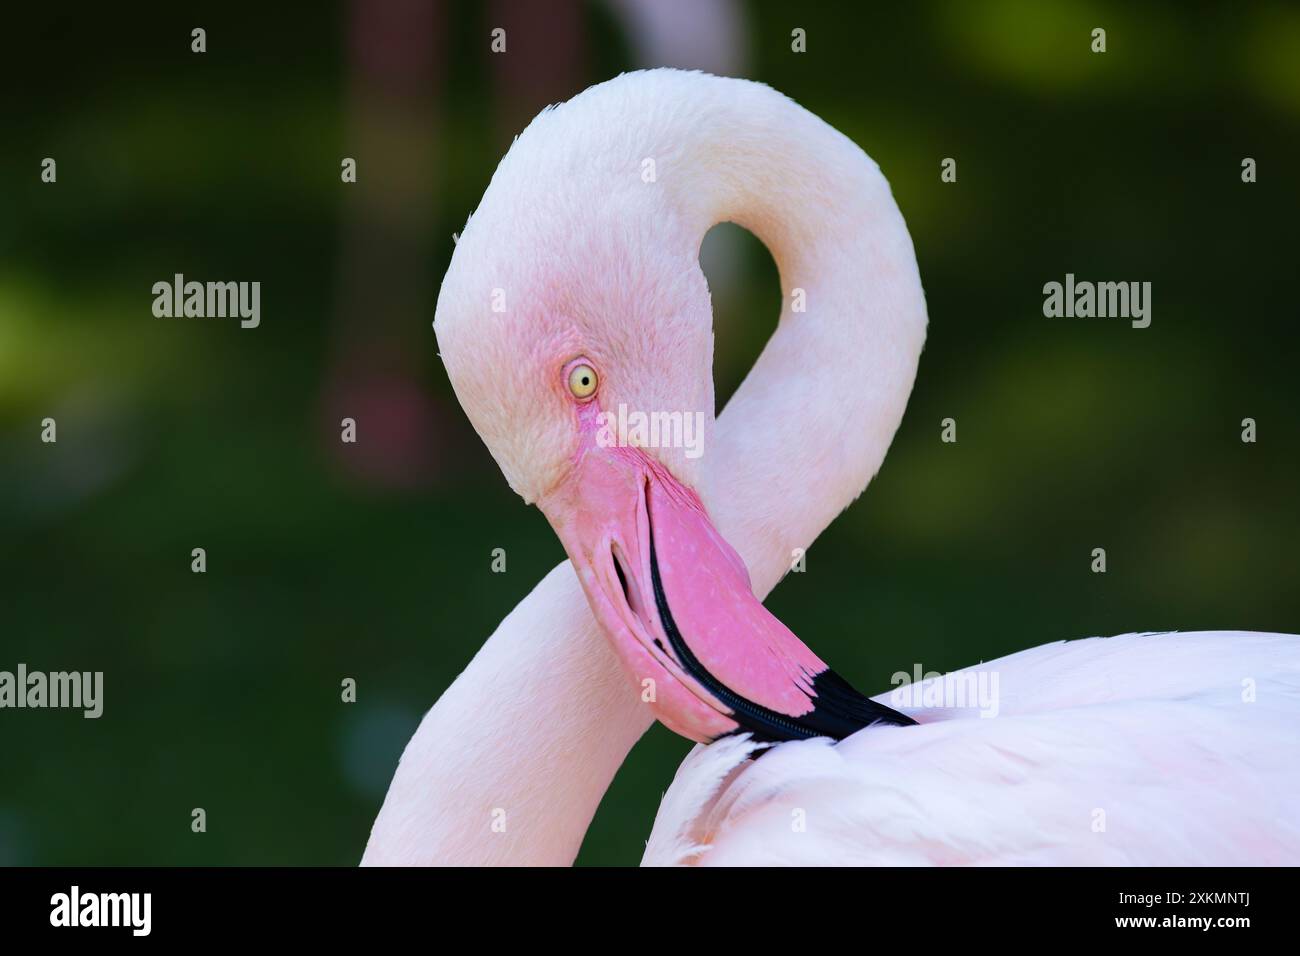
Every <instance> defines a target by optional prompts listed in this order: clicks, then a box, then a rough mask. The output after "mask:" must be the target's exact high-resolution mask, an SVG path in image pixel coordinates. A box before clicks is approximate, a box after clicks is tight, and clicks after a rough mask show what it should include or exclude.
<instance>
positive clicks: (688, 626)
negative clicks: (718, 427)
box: [434, 84, 910, 741]
mask: <svg viewBox="0 0 1300 956" xmlns="http://www.w3.org/2000/svg"><path fill="white" fill-rule="evenodd" d="M610 85H612V84H607V86H610ZM600 90H601V88H600V87H597V88H594V89H593V90H591V91H588V92H587V93H586V94H583V96H582V97H579V98H578V99H577V100H574V101H571V102H570V103H568V104H565V105H563V106H561V107H559V108H557V109H555V110H553V111H548V112H545V113H543V114H542V115H541V116H540V117H539V118H538V119H537V120H536V121H534V123H533V124H532V125H531V126H530V127H529V129H528V130H527V131H525V133H524V134H523V135H522V136H521V137H520V138H519V139H518V140H517V141H516V143H515V146H514V147H513V148H512V149H511V151H510V153H509V154H508V155H507V156H506V157H505V159H504V160H503V161H502V163H501V166H500V167H499V168H498V170H497V172H496V175H495V176H494V177H493V180H492V183H491V184H490V185H489V187H488V190H487V192H486V194H485V195H484V197H483V200H482V202H481V204H480V206H479V208H478V210H477V211H476V212H475V214H474V216H473V218H472V220H471V221H470V222H469V223H468V224H467V226H466V228H465V230H464V232H463V233H462V235H461V236H460V237H459V239H458V242H457V245H456V248H455V251H454V253H453V256H452V261H451V265H450V267H449V269H448V272H447V275H446V277H445V279H444V281H443V286H442V291H441V293H440V296H439V300H438V307H437V315H436V318H435V321H434V327H435V330H436V333H437V338H438V347H439V352H440V354H441V357H442V359H443V362H444V364H445V365H446V368H447V372H448V375H449V377H450V379H451V382H452V386H453V388H454V389H455V391H456V394H457V397H458V398H459V400H460V402H461V405H462V406H463V407H464V409H465V412H466V414H467V415H468V417H469V419H470V421H471V422H472V424H473V425H474V427H475V428H476V430H477V431H478V433H479V435H480V436H481V437H482V439H483V441H484V442H485V444H486V445H487V447H488V449H489V450H490V451H491V453H492V455H493V457H494V458H495V459H496V461H497V463H498V464H499V465H500V467H501V470H502V471H503V473H504V474H505V476H506V479H507V480H508V481H509V483H510V485H511V487H513V488H514V489H515V490H516V491H517V492H518V493H519V494H520V495H521V496H522V497H523V498H524V499H525V500H526V501H528V502H531V503H535V504H537V505H538V506H539V507H540V508H541V510H542V511H543V513H544V514H545V515H546V517H547V519H548V520H549V522H550V523H551V525H552V527H553V528H554V530H555V531H556V533H557V535H558V536H559V538H560V540H561V542H562V543H563V545H564V548H565V550H566V551H567V553H568V555H569V558H570V559H571V561H572V563H573V566H574V568H575V570H576V571H577V575H578V578H579V581H580V582H581V585H582V588H583V590H584V592H585V594H586V597H587V599H588V602H589V603H590V605H591V608H592V611H593V613H594V614H595V617H596V619H597V621H598V623H599V625H600V627H601V629H602V630H603V632H604V634H605V635H606V637H607V638H608V639H609V640H610V642H611V643H612V645H613V647H614V649H615V651H616V652H617V654H618V656H619V658H620V659H621V661H622V663H623V666H624V668H625V670H626V671H627V673H628V675H629V676H630V677H631V679H632V681H633V685H634V686H633V692H635V693H637V694H639V695H640V698H641V700H643V701H644V702H645V703H646V704H647V705H648V706H649V707H650V708H651V709H652V710H653V712H654V714H655V716H656V717H658V718H659V719H660V720H661V721H662V722H663V723H665V724H666V725H668V726H669V727H670V728H671V729H673V730H675V731H677V732H678V733H680V734H682V735H684V736H686V737H689V738H691V739H693V740H697V741H707V740H713V739H716V738H717V737H719V736H721V735H724V734H728V733H732V732H736V731H739V730H749V731H751V732H753V733H754V734H755V735H757V736H759V737H762V738H765V739H770V740H781V739H791V738H799V737H813V736H821V735H831V736H834V737H842V736H845V735H846V734H847V733H851V732H853V731H854V730H856V729H858V728H859V727H862V726H865V724H867V723H870V722H873V721H875V720H882V719H883V720H889V716H888V715H893V717H897V718H898V720H897V721H890V722H910V721H907V718H903V717H901V715H896V714H893V712H892V711H888V710H887V709H886V708H883V707H880V706H879V705H877V704H874V703H873V702H871V701H868V700H866V699H865V698H862V697H860V695H857V694H856V692H854V691H853V690H852V689H851V688H850V687H849V686H848V685H847V684H845V683H844V682H843V681H842V680H841V679H839V678H838V677H836V676H835V675H834V674H833V673H832V672H831V671H829V670H828V669H827V666H826V665H825V664H824V663H823V662H822V661H821V660H819V659H818V658H817V656H816V655H815V654H813V653H812V652H811V651H810V650H809V649H808V648H807V647H805V646H804V645H803V644H802V643H801V642H800V641H799V640H798V638H796V637H795V636H794V635H793V634H792V633H790V631H788V630H787V629H786V628H785V627H784V625H782V624H781V622H780V621H778V620H777V619H776V618H775V617H773V616H772V615H771V614H769V613H768V612H767V611H766V609H765V608H764V607H763V605H762V604H761V602H759V601H758V600H757V599H756V598H755V596H754V594H753V592H752V590H751V587H750V581H749V577H748V572H747V571H746V568H745V564H744V562H743V561H742V560H741V558H740V556H739V555H738V554H737V553H736V551H735V550H734V549H733V548H732V547H731V546H730V545H729V544H728V543H727V542H726V540H724V538H723V537H722V535H721V534H720V533H719V532H718V531H717V530H716V529H715V527H714V525H713V522H712V521H711V519H710V517H709V513H708V509H707V508H706V507H705V505H704V503H703V502H704V501H705V500H707V499H708V489H707V488H706V487H705V485H706V482H707V481H708V479H709V477H710V475H709V469H708V467H707V466H708V462H709V446H710V440H711V435H712V429H713V420H714V412H713V403H714V395H713V378H712V357H713V334H712V309H711V306H710V301H709V293H708V287H707V284H706V282H705V278H704V275H703V273H702V272H701V270H700V267H699V262H698V248H699V238H700V235H701V234H702V230H699V229H698V228H696V227H698V225H699V223H698V221H696V219H695V218H693V212H692V210H691V208H690V206H689V203H684V202H677V201H675V200H674V196H680V195H683V193H682V192H680V191H678V192H676V193H674V192H673V191H671V190H667V189H656V188H653V186H652V185H651V184H647V183H645V182H644V181H643V180H642V179H641V178H640V177H639V176H638V175H637V172H638V170H639V168H640V167H639V164H638V161H637V159H636V157H637V156H638V155H639V153H636V152H635V147H631V149H632V150H633V151H631V152H627V154H626V155H624V154H623V153H620V152H618V151H615V150H613V148H612V147H610V146H609V143H608V140H609V136H608V131H607V130H606V131H604V132H603V133H602V134H601V135H603V136H604V138H603V139H601V140H600V141H599V142H598V143H594V144H593V142H592V139H591V137H592V135H593V132H592V131H593V129H600V128H601V126H600V124H599V123H598V122H593V118H592V116H591V115H590V114H589V111H584V110H581V109H576V107H577V106H578V105H579V103H580V101H582V100H584V98H589V97H592V96H593V94H597V93H598V91H600ZM599 95H600V96H605V95H608V94H605V93H599ZM597 105H599V104H597ZM614 140H616V141H618V137H617V136H615V137H614ZM539 184H545V188H542V187H541V186H540V185H539Z"/></svg>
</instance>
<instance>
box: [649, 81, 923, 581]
mask: <svg viewBox="0 0 1300 956" xmlns="http://www.w3.org/2000/svg"><path fill="white" fill-rule="evenodd" d="M708 79H709V80H710V81H711V82H713V83H717V84H726V86H727V89H726V90H725V91H724V94H723V95H719V96H718V97H717V103H718V105H717V106H716V107H714V108H713V109H711V110H710V111H709V112H708V114H707V116H706V117H705V120H704V122H702V123H701V122H700V121H699V120H697V121H696V122H697V124H699V125H702V126H703V127H704V128H705V129H707V130H708V133H707V134H706V135H704V136H701V137H699V138H698V139H697V140H696V141H695V142H694V143H693V144H692V146H691V147H690V148H689V149H688V150H687V155H686V157H684V160H683V165H685V166H688V168H691V169H693V170H698V173H696V174H695V175H694V176H692V177H691V178H690V182H689V183H688V185H687V186H686V188H685V189H683V191H682V195H681V196H679V197H678V202H679V203H680V204H681V207H682V208H683V209H684V210H685V216H686V217H687V219H688V221H690V222H691V226H690V232H691V233H693V234H694V235H696V236H698V237H700V238H701V239H702V238H703V235H704V233H705V232H706V231H707V230H708V229H709V228H710V227H712V226H713V225H714V224H716V223H718V222H734V223H736V224H738V225H740V226H743V227H744V228H746V229H748V230H749V231H751V232H753V233H754V234H755V235H756V236H757V237H758V238H759V239H760V240H762V241H763V243H764V244H765V245H766V246H767V247H768V250H769V251H770V252H771V254H772V258H773V259H774V260H775V262H776V265H777V269H778V271H779V272H780V276H781V292H782V305H781V317H780V321H779V323H778V326H777V329H776V331H775V332H774V333H773V335H772V337H771V339H769V341H768V343H767V345H766V346H765V348H764V350H763V352H762V354H761V355H760V356H759V358H758V361H757V362H756V363H755V364H754V367H753V369H752V370H751V371H750V373H749V375H748V376H747V377H746V379H745V381H744V382H743V383H742V384H741V386H740V388H739V389H738V390H737V391H736V393H735V395H734V396H733V397H732V399H731V401H730V402H729V403H728V404H727V407H726V409H725V410H724V412H723V414H722V415H721V416H719V419H718V427H717V430H716V434H715V435H714V443H713V446H712V452H711V454H712V455H713V456H714V457H715V461H714V463H713V465H714V467H713V470H712V474H713V475H714V476H716V477H721V476H726V478H727V482H726V484H725V485H724V486H720V487H712V488H710V489H709V491H710V492H711V493H709V494H708V495H707V497H706V501H707V504H708V506H709V509H710V512H711V513H712V514H713V517H714V519H715V521H716V522H717V523H718V525H719V527H720V529H721V530H722V531H723V533H724V534H725V535H726V536H727V537H728V539H729V540H731V541H732V543H733V544H734V545H735V546H736V547H737V548H738V550H739V551H740V553H741V554H742V555H743V556H744V558H745V561H746V563H747V564H748V565H749V569H750V576H751V579H752V580H753V583H754V590H755V592H756V593H758V594H759V595H760V596H762V595H765V594H766V593H767V592H768V591H769V590H770V589H771V588H772V587H774V586H775V584H776V582H777V581H779V580H780V579H781V577H782V576H783V575H784V574H785V573H786V572H787V571H788V570H789V568H790V561H791V552H792V550H793V549H795V548H807V547H808V546H809V545H811V544H812V542H813V540H814V539H815V538H816V537H817V536H818V535H819V534H820V533H821V532H822V531H823V530H824V529H825V528H826V526H827V525H828V524H830V522H831V521H832V520H833V519H834V518H835V516H836V515H838V514H839V513H840V512H841V511H842V510H843V509H844V508H846V507H847V506H848V505H849V504H851V503H852V502H853V500H854V499H855V498H857V496H858V495H859V494H861V492H862V490H863V489H864V488H865V487H866V485H867V482H869V481H870V480H871V478H872V477H873V476H874V475H875V473H876V472H877V471H878V470H879V468H880V465H881V463H882V462H883V461H884V457H885V453H886V451H887V450H888V448H889V444H890V442H891V441H892V440H893V437H894V433H895V431H897V429H898V426H899V423H900V422H901V421H902V418H903V411H904V409H905V408H906V405H907V399H908V396H909V395H910V394H911V391H912V383H913V381H914V380H915V378H916V369H917V363H918V361H919V359H920V354H921V348H922V346H923V344H924V342H925V330H926V311H925V296H924V293H923V292H922V289H921V278H920V273H919V271H918V269H917V265H916V254H915V252H914V250H913V248H912V240H911V237H910V236H909V235H908V232H907V226H906V224H905V223H904V221H903V217H902V214H901V213H900V212H899V209H898V206H897V204H896V203H895V202H894V198H893V196H892V195H891V193H890V190H889V184H888V182H886V180H885V178H884V176H883V175H882V174H881V172H880V169H879V167H877V166H876V164H875V163H874V162H873V161H872V160H871V159H870V158H869V157H868V156H867V155H866V154H865V153H864V152H863V151H862V150H861V149H860V148H859V147H858V146H857V145H856V144H854V143H853V142H852V141H851V140H849V139H848V138H847V137H845V136H844V135H843V134H841V133H839V132H838V131H837V130H835V129H833V128H832V127H831V126H829V125H828V124H827V123H825V122H823V121H822V120H820V119H818V118H817V117H816V116H814V115H813V114H811V113H809V112H808V111H807V110H805V109H803V108H802V107H800V106H798V105H797V104H795V103H794V102H793V101H791V100H790V99H788V98H787V97H785V96H782V95H781V94H779V93H777V92H775V91H774V90H772V89H770V88H769V87H766V86H762V85H759V84H756V83H747V82H736V81H730V80H720V79H716V78H708ZM670 188H671V183H670Z"/></svg>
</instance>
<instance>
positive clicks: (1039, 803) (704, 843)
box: [646, 632, 1300, 866]
mask: <svg viewBox="0 0 1300 956" xmlns="http://www.w3.org/2000/svg"><path fill="white" fill-rule="evenodd" d="M980 671H983V672H986V674H989V675H991V674H994V673H996V674H997V675H998V684H999V690H1000V694H999V699H998V713H997V716H995V717H991V718H987V719H982V718H980V716H979V710H978V708H973V707H972V708H965V709H960V710H958V709H954V708H948V709H943V708H933V709H926V708H919V707H911V708H903V709H905V710H907V711H908V712H909V713H911V714H912V715H913V716H915V717H917V718H918V719H919V720H921V721H922V724H921V725H920V726H917V727H876V728H868V729H866V730H863V731H860V732H859V733H857V734H855V735H853V736H852V737H850V738H848V739H846V740H845V741H843V742H841V743H839V744H833V743H832V742H831V741H829V740H826V739H824V738H823V739H818V740H808V741H799V742H791V743H784V744H780V745H778V746H776V747H773V748H771V749H770V750H769V751H768V752H767V753H765V754H764V755H763V756H762V758H761V759H759V760H756V761H753V762H751V763H749V764H747V765H746V766H744V767H743V768H742V769H741V770H740V771H739V772H737V773H733V774H732V776H731V777H730V779H728V780H727V781H726V783H725V785H724V786H723V787H721V789H719V787H718V786H717V781H718V780H719V779H720V777H721V776H724V775H725V774H724V775H720V770H721V769H722V768H723V767H725V766H726V763H727V761H728V760H730V759H732V757H733V756H734V755H735V747H734V744H732V743H731V742H730V741H725V740H724V741H720V742H719V743H716V744H713V745H712V746H710V747H708V748H703V749H702V750H701V751H699V752H697V753H695V754H692V757H691V759H689V760H688V761H687V763H686V764H683V766H682V768H681V770H680V771H679V772H678V775H677V778H676V779H675V780H674V781H673V784H672V787H671V788H670V789H669V791H668V793H667V794H666V795H665V798H664V801H663V805H662V807H661V809H660V818H659V819H658V820H657V821H656V823H655V828H654V832H653V833H652V835H651V840H650V843H649V846H648V848H647V851H646V860H647V862H648V861H651V860H654V861H662V860H665V859H672V858H673V853H674V851H673V850H672V849H669V848H666V847H663V846H660V845H659V842H658V841H659V838H660V836H661V835H665V834H674V835H680V834H689V841H690V843H689V847H690V852H689V853H680V852H678V856H677V859H678V861H679V862H688V863H700V864H705V865H758V864H790V865H825V864H849V865H852V864H891V865H926V864H956V863H963V864H986V865H987V864H996V865H1004V864H1053V865H1061V864H1068V865H1099V864H1130V865H1143V866H1150V865H1251V864H1271V865H1277V864H1283V863H1292V864H1293V863H1294V862H1295V860H1296V859H1298V858H1300V802H1298V801H1297V800H1296V798H1295V794H1296V792H1297V790H1298V789H1300V639H1298V638H1296V637H1294V636H1290V635H1283V634H1255V633H1245V632H1205V633H1196V634H1181V635H1140V634H1130V635H1125V636H1122V637H1113V638H1092V639H1089V640H1082V641H1071V642H1068V643H1058V644H1049V645H1044V646H1043V647H1038V648H1034V649H1032V650H1028V651H1024V652H1021V653H1019V654H1014V655H1011V656H1009V657H1006V658H1003V659H1001V660H997V661H992V662H989V663H986V664H981V665H979V667H977V668H969V669H968V670H967V671H966V672H963V673H978V672H980ZM880 699H881V700H882V701H885V702H890V703H894V702H896V701H894V700H891V699H890V695H881V698H880ZM715 749H720V750H721V753H720V754H719V756H718V759H717V760H711V759H709V752H710V751H712V750H715ZM710 787H711V794H712V795H711V798H710V799H709V800H707V801H705V802H703V803H702V802H701V801H700V799H699V792H701V791H703V790H705V789H709V788H710ZM679 789H680V790H682V791H684V792H687V793H689V794H690V796H689V797H688V798H686V799H679V795H678V793H677V791H678V790H679ZM691 808H698V809H697V810H694V812H693V814H692V816H691V818H690V819H683V818H681V817H678V816H677V814H678V813H679V812H683V811H687V810H689V809H691ZM673 839H674V843H673V844H672V845H673V846H674V847H678V848H680V847H682V846H687V845H688V844H687V843H686V842H685V841H684V840H683V839H682V838H681V837H680V836H674V838H673Z"/></svg>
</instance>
